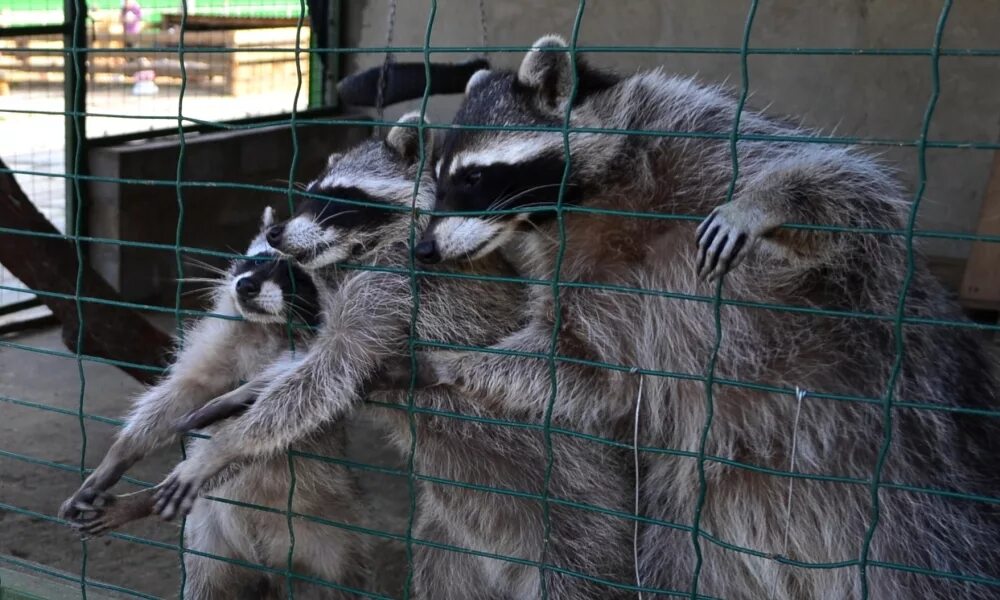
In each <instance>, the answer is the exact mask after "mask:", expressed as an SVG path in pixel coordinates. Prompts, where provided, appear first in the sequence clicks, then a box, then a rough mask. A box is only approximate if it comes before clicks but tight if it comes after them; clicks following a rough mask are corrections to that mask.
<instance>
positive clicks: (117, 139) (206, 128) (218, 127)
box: [87, 107, 368, 149]
mask: <svg viewBox="0 0 1000 600" xmlns="http://www.w3.org/2000/svg"><path fill="white" fill-rule="evenodd" d="M337 114H338V113H337V111H335V110H333V109H332V108H331V107H317V108H311V109H307V110H303V111H299V112H298V113H297V115H298V117H299V118H297V119H296V120H301V118H305V119H316V118H323V117H335V116H337ZM289 116H290V115H289V114H288V113H283V114H277V115H273V114H272V115H258V116H254V117H246V118H242V119H233V120H230V121H213V122H211V123H198V124H194V125H185V126H184V134H185V135H187V134H190V133H208V132H214V131H228V130H231V129H232V128H234V127H241V126H250V125H261V126H267V125H272V124H273V125H274V126H280V125H288V122H289ZM174 118H176V117H174ZM365 126H368V123H367V122H366V123H365ZM177 135H178V130H177V127H169V128H164V129H150V130H146V131H137V132H134V133H123V134H120V135H109V136H104V137H99V138H90V139H88V140H87V148H88V149H94V148H108V147H110V146H117V145H119V144H124V143H127V142H133V141H135V140H144V139H151V138H156V137H163V136H177Z"/></svg>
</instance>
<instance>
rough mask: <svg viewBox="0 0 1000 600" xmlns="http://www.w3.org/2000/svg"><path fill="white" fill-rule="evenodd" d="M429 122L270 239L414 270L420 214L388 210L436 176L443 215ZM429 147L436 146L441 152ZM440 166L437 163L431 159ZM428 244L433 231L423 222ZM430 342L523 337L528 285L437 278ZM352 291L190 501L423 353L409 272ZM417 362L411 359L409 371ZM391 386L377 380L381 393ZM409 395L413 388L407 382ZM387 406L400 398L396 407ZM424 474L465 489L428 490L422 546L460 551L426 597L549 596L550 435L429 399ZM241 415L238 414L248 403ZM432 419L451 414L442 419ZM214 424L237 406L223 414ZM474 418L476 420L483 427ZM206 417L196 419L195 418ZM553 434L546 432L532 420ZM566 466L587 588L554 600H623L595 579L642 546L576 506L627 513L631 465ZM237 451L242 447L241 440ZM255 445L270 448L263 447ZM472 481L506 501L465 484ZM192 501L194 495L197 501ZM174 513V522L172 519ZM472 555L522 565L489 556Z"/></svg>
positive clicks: (486, 410) (324, 182) (578, 563)
mask: <svg viewBox="0 0 1000 600" xmlns="http://www.w3.org/2000/svg"><path fill="white" fill-rule="evenodd" d="M418 118H419V117H418V116H415V115H408V116H407V117H404V121H403V125H401V126H398V127H396V128H394V129H393V130H392V131H390V133H389V136H388V138H387V142H386V144H382V143H381V142H376V141H373V142H371V143H370V144H368V145H362V146H361V147H359V148H356V149H354V150H352V151H351V152H349V153H348V154H346V155H344V156H335V157H333V159H332V160H331V162H330V165H329V167H328V169H327V170H326V172H324V173H323V174H322V175H321V176H320V177H319V178H318V179H317V180H316V181H315V182H313V183H312V184H311V185H310V186H309V188H308V189H309V191H311V192H314V193H317V194H323V195H327V196H331V197H332V198H329V199H327V198H322V199H316V200H315V201H313V200H310V201H307V202H305V203H303V204H302V205H301V206H300V207H299V209H298V210H297V214H296V215H295V216H294V217H293V218H292V219H290V220H289V221H288V222H286V223H284V224H282V225H279V226H276V227H275V228H273V229H272V230H271V231H269V234H268V240H269V241H270V243H271V244H273V245H274V246H275V247H276V248H278V249H279V250H280V251H282V252H283V253H285V254H287V255H289V256H290V257H292V258H293V259H294V260H295V261H296V262H297V263H298V264H300V265H303V266H304V267H306V268H312V269H316V268H323V267H324V266H325V265H327V264H330V263H336V262H339V261H342V260H351V261H352V262H357V263H360V264H367V265H374V266H379V267H402V266H406V265H407V264H408V261H409V253H408V244H407V243H406V242H407V240H408V239H409V235H410V227H411V223H410V213H409V211H405V212H400V211H398V210H397V211H394V212H393V211H388V210H385V209H381V205H383V204H390V205H394V206H395V207H396V208H400V207H408V206H409V205H410V203H411V201H412V200H413V181H414V179H416V178H417V177H418V176H419V177H420V178H421V179H420V186H419V194H418V196H417V198H416V202H417V206H418V207H420V208H425V209H426V208H430V205H431V203H432V202H433V198H434V185H433V181H432V180H431V178H430V177H429V170H425V171H424V172H421V173H418V172H417V170H416V166H417V163H418V161H417V151H418V144H419V138H418V136H417V130H416V124H418V123H419V121H418ZM404 125H405V126H404ZM425 144H427V145H429V141H428V140H425ZM427 164H428V167H429V165H430V162H428V163H427ZM337 197H348V198H352V199H361V200H368V201H370V202H372V203H373V206H357V205H352V204H348V203H343V202H339V201H337V200H336V199H335V198H337ZM416 227H417V231H418V232H419V231H420V229H421V227H422V223H418V224H417V225H416ZM450 271H451V272H456V271H457V272H458V273H460V274H462V275H483V276H493V277H512V276H514V275H516V273H515V272H514V271H512V270H511V268H510V266H509V265H508V263H507V262H506V261H505V260H504V259H502V258H501V257H500V256H498V255H494V256H492V257H490V258H488V259H486V260H484V261H478V262H476V263H475V264H470V263H460V264H458V265H455V267H454V268H452V269H450ZM419 287H420V308H419V312H418V319H417V325H416V335H417V336H418V337H419V338H420V339H424V340H434V341H438V342H444V343H451V344H459V345H464V346H486V345H488V344H492V343H495V342H496V341H498V340H499V339H501V338H502V337H504V336H505V335H508V334H510V333H512V332H513V331H515V330H516V329H517V328H518V327H520V326H521V324H522V322H523V316H524V311H525V301H526V299H527V298H526V292H525V289H524V287H523V286H520V285H512V284H510V283H506V282H502V281H491V280H477V281H473V280H469V279H468V278H467V277H463V278H454V277H447V276H437V277H421V278H420V280H419ZM336 288H337V290H338V292H337V294H336V295H334V296H333V297H332V298H331V300H330V302H329V307H328V308H327V314H328V319H327V321H326V324H325V326H324V327H325V328H324V330H323V331H322V333H321V334H320V336H319V339H318V340H317V342H316V343H315V344H314V345H313V347H312V350H311V351H310V354H309V355H308V356H306V357H305V358H304V359H303V360H302V361H300V362H294V363H289V364H288V365H287V368H286V369H285V370H284V371H283V372H281V373H274V374H273V375H268V376H266V377H265V378H264V380H265V381H269V386H270V387H269V388H268V389H266V390H265V391H264V392H262V393H261V394H260V399H259V400H258V401H257V402H256V403H254V405H253V406H252V407H251V408H250V410H249V411H248V412H247V413H246V414H245V415H243V416H240V417H237V418H235V419H233V420H232V421H231V422H227V423H222V424H220V427H221V428H226V427H231V428H232V433H231V435H230V436H226V435H225V434H224V433H217V434H216V435H215V436H214V437H213V440H212V443H213V444H214V443H217V442H222V443H225V444H226V445H225V446H222V447H220V448H218V449H213V450H212V451H211V452H210V453H208V454H209V456H208V457H207V460H210V461H211V462H206V463H196V461H200V460H201V459H202V457H201V456H193V457H192V458H191V459H189V461H188V462H189V463H191V466H192V467H193V469H192V473H181V475H180V476H177V477H174V478H173V482H174V483H171V484H169V486H170V489H180V488H181V487H183V486H185V485H187V483H186V482H189V481H193V482H195V483H196V482H197V481H200V480H201V479H203V478H204V477H207V476H208V474H210V473H212V472H214V471H216V470H218V469H220V468H222V465H224V462H223V461H222V460H215V458H214V457H218V456H221V457H227V458H228V459H229V460H238V459H245V457H247V456H252V455H256V454H258V453H262V452H269V451H270V447H271V445H273V444H275V440H277V443H285V441H287V440H290V439H295V438H297V437H298V436H302V435H308V433H309V431H310V429H311V428H313V427H315V426H316V424H317V423H322V422H324V421H325V420H328V419H335V418H339V417H341V416H342V415H343V414H344V413H345V412H346V411H348V410H350V409H351V407H352V405H354V404H356V403H357V401H358V399H359V398H360V395H361V393H362V391H363V390H365V389H370V382H371V381H372V379H373V378H375V379H376V380H377V379H378V377H379V375H378V373H379V371H380V370H381V369H383V368H392V366H394V365H397V364H398V362H399V360H400V357H405V356H406V355H407V342H408V338H409V333H410V331H409V325H410V318H411V310H412V306H411V301H412V300H411V290H410V281H409V276H408V275H406V274H394V273H385V272H381V273H380V272H361V273H357V272H354V273H353V274H351V275H347V276H345V277H344V278H343V280H341V281H339V283H338V285H337V286H336ZM402 360H403V361H404V362H405V363H407V364H408V361H409V359H408V358H403V359H402ZM373 383H374V384H375V386H376V387H377V381H376V382H373ZM403 385H404V387H405V385H406V383H404V384H403ZM386 394H388V395H387V396H386ZM376 398H377V399H380V400H382V401H383V402H386V403H393V404H397V405H398V406H399V407H405V405H406V396H405V395H401V394H400V393H399V392H398V391H397V392H394V393H388V392H376ZM414 403H415V406H416V407H418V409H420V410H419V411H418V412H416V413H415V415H414V418H415V423H416V427H417V441H416V448H415V451H416V454H415V456H414V463H415V469H416V470H417V471H418V472H419V473H421V474H422V475H425V476H428V477H431V478H440V479H445V480H452V481H455V482H457V483H458V484H459V485H451V484H441V483H431V482H428V481H424V482H421V484H420V488H419V489H420V496H419V507H418V510H417V514H416V516H415V528H414V531H415V533H414V535H415V537H416V538H417V539H418V540H423V541H426V542H430V543H431V544H447V545H449V546H453V547H457V548H458V550H459V551H454V550H445V549H439V548H435V547H432V546H429V545H422V544H418V545H416V546H415V548H414V587H413V592H414V596H415V597H417V598H435V599H446V600H447V599H485V598H508V599H510V600H514V599H517V600H520V599H523V598H533V597H536V596H537V595H538V591H539V588H540V584H539V580H538V577H539V575H538V573H539V570H538V569H537V568H536V567H534V566H529V565H525V564H523V561H535V562H538V561H541V560H542V559H543V556H542V551H543V541H542V538H543V534H544V531H545V527H544V523H543V519H542V509H541V505H540V503H539V501H538V500H537V498H523V497H519V496H518V495H516V494H512V493H511V492H515V493H516V492H524V493H528V494H533V495H536V496H537V495H539V494H541V492H542V488H543V480H544V476H545V457H546V453H545V443H544V436H543V433H542V432H541V431H539V430H538V428H537V427H535V428H525V427H523V426H521V427H518V426H517V423H515V424H513V425H510V426H504V425H500V424H493V423H490V422H486V423H484V422H482V419H487V420H511V421H515V422H517V421H524V420H526V417H528V416H530V415H525V414H523V413H521V412H520V411H511V410H506V409H504V408H503V407H500V406H496V405H493V404H490V403H488V402H483V401H481V399H480V398H479V397H477V396H471V395H459V394H453V393H447V392H444V391H436V390H435V391H428V392H427V393H421V394H417V395H416V396H415V398H414ZM237 408H238V407H237ZM424 409H431V410H434V411H444V412H445V413H458V414H457V415H456V416H451V415H449V414H444V415H441V414H433V413H431V412H427V411H425V410H424ZM206 412H208V413H214V414H225V410H215V408H213V407H208V408H207V411H206ZM374 416H375V417H376V419H377V420H378V421H379V422H381V424H383V425H384V426H385V427H386V428H387V431H388V436H389V439H390V441H391V442H392V443H393V444H394V445H395V446H396V447H397V448H399V450H400V451H401V452H403V453H404V454H405V453H409V451H410V448H411V443H412V441H413V440H412V438H411V437H410V426H409V419H408V416H407V413H405V412H403V411H401V410H399V408H378V409H375V411H374ZM470 417H471V418H470ZM199 418H200V417H198V416H197V415H195V416H194V417H193V419H194V420H198V419H199ZM531 423H533V424H535V425H537V420H535V419H531ZM553 438H554V440H553V455H554V468H553V473H552V483H551V492H552V494H553V496H554V497H557V498H561V499H563V500H564V501H565V502H562V503H553V505H552V510H551V515H550V516H551V522H552V540H553V541H552V544H551V549H550V553H549V555H548V557H547V558H548V562H549V563H550V564H554V565H556V566H557V567H561V568H563V569H567V570H569V571H571V572H576V573H579V574H580V575H582V576H578V577H574V576H572V575H566V574H560V573H556V572H553V571H548V572H547V573H546V577H547V579H549V580H551V585H550V589H551V590H552V593H551V594H550V597H552V598H562V599H584V598H616V597H620V596H622V595H623V592H621V591H620V590H617V589H615V588H614V587H610V586H604V585H599V584H597V583H593V581H592V580H591V578H604V579H611V580H613V581H619V582H621V581H625V580H626V579H627V575H628V573H629V572H630V569H631V562H630V560H629V557H630V555H627V554H622V553H620V552H619V551H618V550H619V549H620V548H621V547H622V546H623V545H625V544H626V542H627V540H628V539H629V538H628V535H629V531H630V524H629V522H628V521H627V520H626V519H622V518H620V517H619V516H608V515H607V514H604V513H602V512H600V511H597V510H595V511H587V510H581V509H579V508H573V507H572V506H571V504H572V503H585V504H590V505H593V506H596V507H598V508H604V509H607V511H608V512H617V513H625V512H626V510H627V504H628V498H629V495H628V494H627V493H625V489H626V484H627V481H628V479H627V478H628V477H629V473H628V471H627V468H626V466H625V465H627V462H626V457H625V456H623V455H622V452H621V451H620V450H617V449H610V450H609V449H607V448H605V447H604V446H600V445H597V444H593V443H591V442H588V441H585V440H581V439H577V438H572V437H568V436H567V437H563V436H559V435H553ZM227 440H232V441H231V442H227ZM245 440H255V441H259V443H257V444H254V446H253V447H248V445H247V443H246V441H245ZM461 484H472V485H478V486H487V487H489V488H494V489H496V488H498V491H487V490H476V489H470V488H467V487H463V486H462V485H461ZM170 495H171V498H172V499H170V500H169V501H170V502H173V504H174V505H175V506H177V510H183V509H184V506H186V501H185V500H183V499H177V498H175V497H174V495H173V494H172V493H170ZM187 496H190V494H187ZM164 510H174V509H173V508H166V507H165V508H164ZM462 549H468V550H472V551H473V552H479V553H484V552H485V553H487V554H488V555H500V556H501V557H509V559H510V560H504V559H502V558H497V559H493V558H489V557H487V556H475V555H472V554H468V553H463V552H461V550H462Z"/></svg>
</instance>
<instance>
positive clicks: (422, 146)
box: [379, 0, 437, 600]
mask: <svg viewBox="0 0 1000 600" xmlns="http://www.w3.org/2000/svg"><path fill="white" fill-rule="evenodd" d="M390 10H395V6H393V7H392V8H390ZM436 17H437V0H431V6H430V10H429V13H428V15H427V25H426V27H425V29H424V46H425V47H426V46H428V45H429V44H430V41H431V33H432V32H433V31H434V20H435V18H436ZM390 34H391V28H390ZM387 56H388V55H387ZM424 78H425V83H424V93H423V97H422V98H421V100H420V120H419V121H418V122H417V136H418V143H417V152H418V155H417V156H418V163H417V177H416V179H415V180H414V182H413V197H412V199H411V201H410V229H409V232H408V237H409V244H410V246H409V247H410V255H409V259H408V265H407V266H408V267H409V271H410V273H409V279H410V298H411V300H412V302H413V306H412V308H411V312H410V335H409V341H408V349H409V352H410V383H409V389H407V391H406V418H407V425H408V427H409V428H410V451H409V454H408V455H407V457H406V494H407V500H408V502H409V510H408V514H407V516H406V542H405V550H406V580H405V581H404V583H403V598H404V600H408V599H409V598H410V593H411V590H412V588H413V575H414V568H413V524H414V522H415V518H414V517H415V515H416V513H417V490H416V481H417V474H416V470H415V469H414V463H415V460H416V456H417V444H418V443H419V440H418V439H417V421H416V414H417V407H416V406H415V404H414V402H415V400H416V398H415V394H416V386H417V342H418V338H417V319H418V318H419V315H420V280H419V279H418V274H417V268H416V262H415V258H416V257H415V256H414V254H413V248H415V247H416V243H417V218H418V217H419V216H420V210H419V208H418V207H417V198H418V197H419V194H420V182H421V180H422V177H423V173H424V169H425V167H426V166H427V157H428V154H429V150H430V149H429V148H427V147H426V146H427V140H426V139H425V137H424V132H425V131H427V127H426V126H427V123H426V120H425V118H426V115H427V102H428V100H429V99H430V94H431V67H430V54H429V53H427V51H426V50H425V54H424ZM379 110H381V107H379Z"/></svg>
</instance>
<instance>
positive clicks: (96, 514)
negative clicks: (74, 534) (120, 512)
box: [70, 492, 118, 537]
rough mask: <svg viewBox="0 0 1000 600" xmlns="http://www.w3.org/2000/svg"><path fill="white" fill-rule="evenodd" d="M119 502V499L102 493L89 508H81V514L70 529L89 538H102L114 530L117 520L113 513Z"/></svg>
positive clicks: (72, 522)
mask: <svg viewBox="0 0 1000 600" xmlns="http://www.w3.org/2000/svg"><path fill="white" fill-rule="evenodd" d="M117 500H118V499H117V497H115V496H113V495H111V494H108V493H105V492H101V493H100V495H99V496H98V498H97V499H95V501H94V502H91V503H90V505H89V506H87V507H83V506H80V507H79V508H80V509H81V512H80V513H79V515H78V517H77V518H75V519H73V520H72V521H71V522H70V527H72V528H73V529H75V530H77V531H79V532H80V533H81V534H82V535H84V536H87V537H96V536H100V535H103V534H105V533H107V532H108V531H110V530H112V529H114V528H115V527H116V526H117V524H116V521H117V519H115V518H114V515H113V512H114V507H115V504H116V502H117ZM109 511H110V513H109Z"/></svg>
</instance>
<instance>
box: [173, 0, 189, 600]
mask: <svg viewBox="0 0 1000 600" xmlns="http://www.w3.org/2000/svg"><path fill="white" fill-rule="evenodd" d="M187 18H188V0H181V23H180V37H179V38H178V40H177V59H178V61H180V65H181V89H180V93H179V94H178V97H177V135H178V145H179V149H178V154H177V170H176V178H175V181H174V186H175V189H176V194H177V227H176V229H175V231H174V244H175V245H176V248H175V250H174V261H175V263H176V264H175V266H176V268H177V282H176V287H175V288H174V311H173V312H174V326H175V328H176V331H177V341H178V346H180V347H183V346H184V326H183V323H182V321H181V314H180V312H181V290H182V287H183V280H184V261H183V260H182V259H181V256H182V253H181V234H182V233H183V231H184V188H183V186H182V185H181V182H182V181H183V180H184V156H185V153H186V152H187V140H186V138H185V135H186V132H185V131H184V94H185V92H187V82H188V78H187V63H186V62H185V60H184V53H185V44H184V35H185V33H186V32H187ZM179 446H180V450H181V458H182V459H184V460H186V459H187V446H186V445H185V444H184V440H181V441H180V443H179ZM180 525H181V527H180V531H179V532H178V534H177V539H178V542H177V545H178V546H179V550H178V552H177V561H178V566H179V568H180V573H181V581H180V593H179V597H180V600H184V594H185V588H186V587H187V565H185V564H184V538H185V531H184V530H185V529H186V528H187V516H186V515H184V516H182V517H181V522H180Z"/></svg>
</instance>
